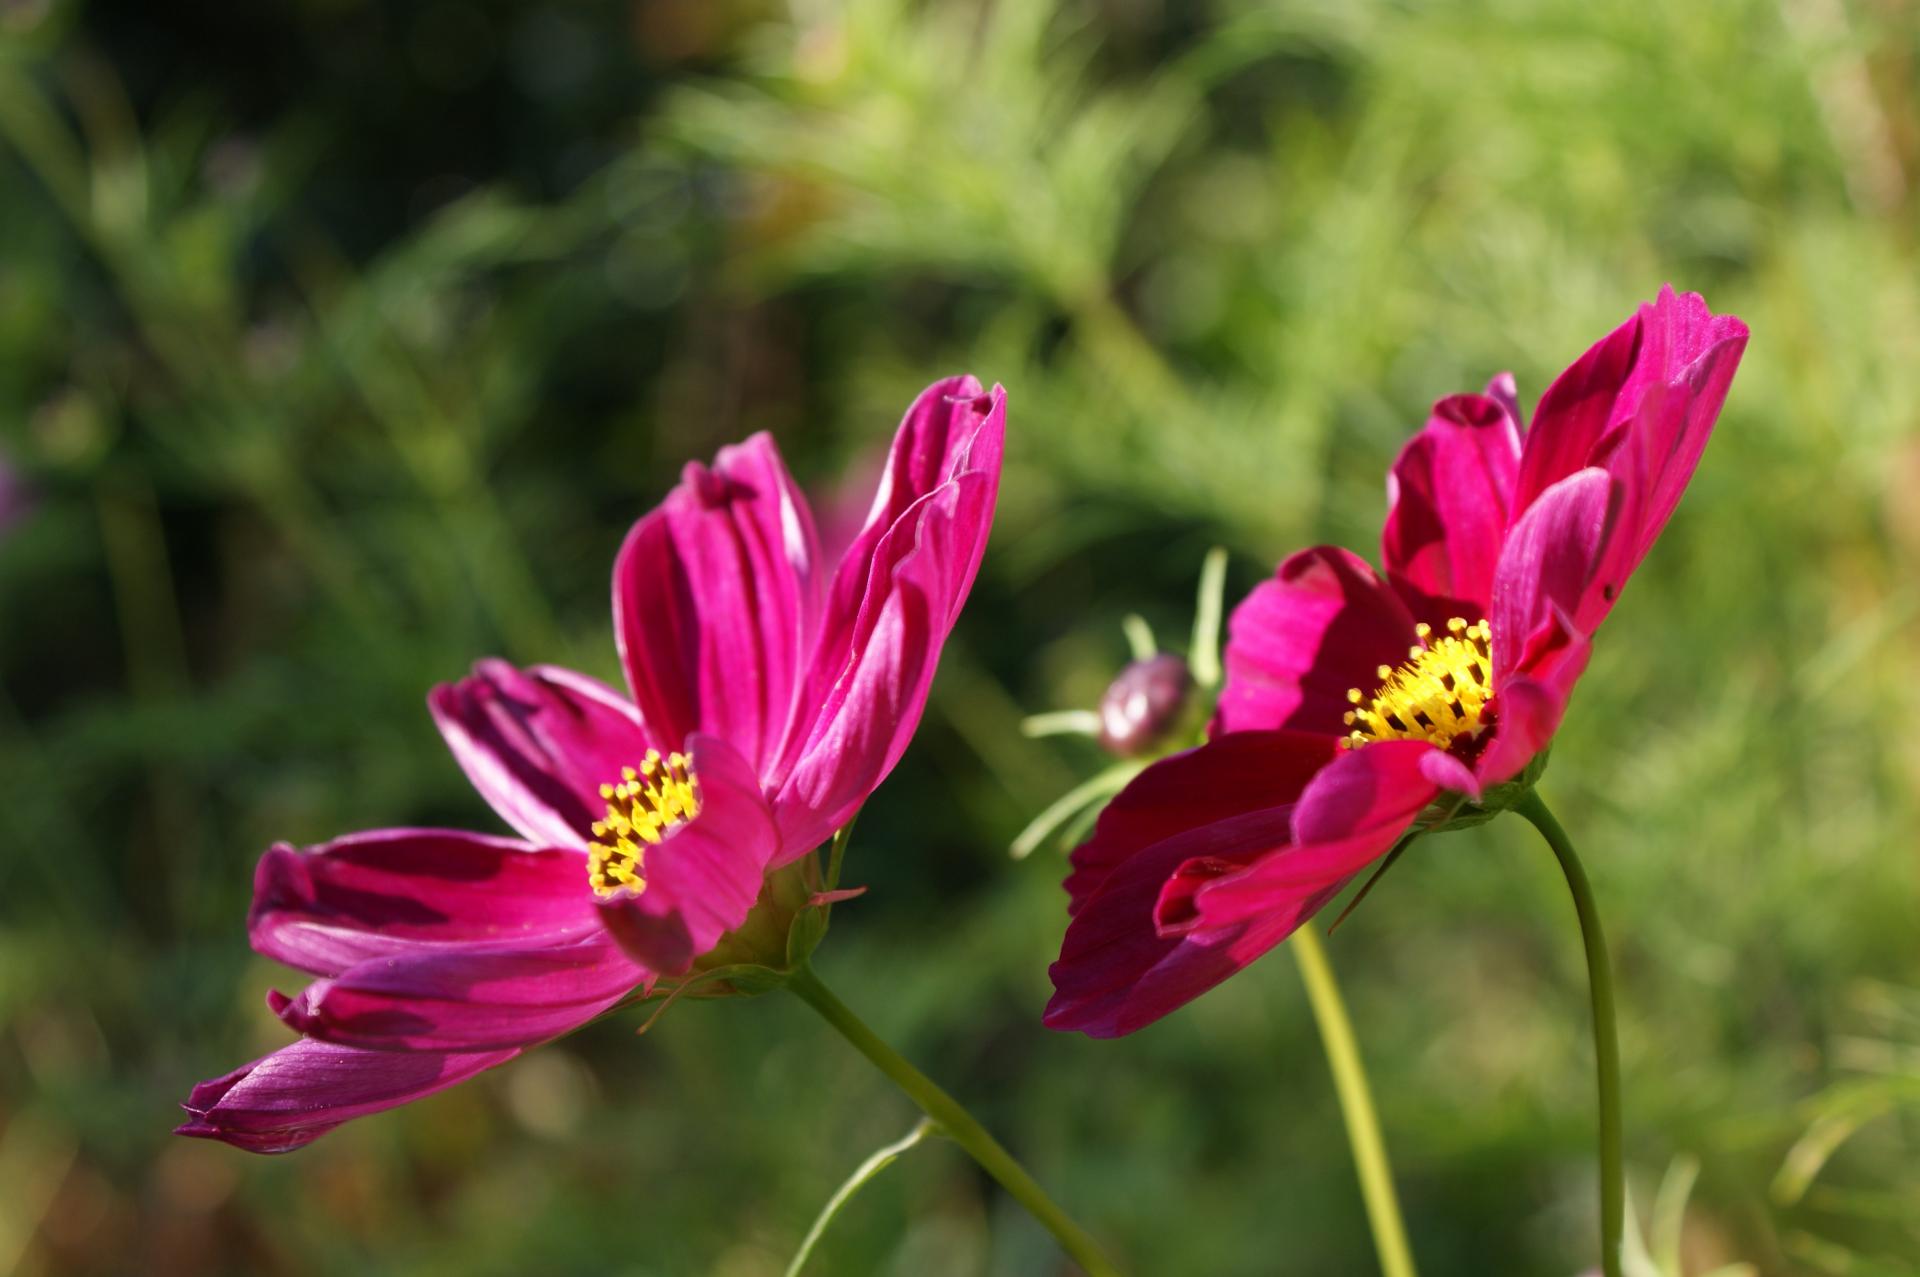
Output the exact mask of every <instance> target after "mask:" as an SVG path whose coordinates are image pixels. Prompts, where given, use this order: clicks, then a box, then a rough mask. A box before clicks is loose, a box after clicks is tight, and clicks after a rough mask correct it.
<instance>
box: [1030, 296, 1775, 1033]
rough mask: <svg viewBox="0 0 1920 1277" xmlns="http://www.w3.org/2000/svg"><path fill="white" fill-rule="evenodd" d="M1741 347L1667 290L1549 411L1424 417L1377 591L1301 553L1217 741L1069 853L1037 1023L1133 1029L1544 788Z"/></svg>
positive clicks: (1237, 655)
mask: <svg viewBox="0 0 1920 1277" xmlns="http://www.w3.org/2000/svg"><path fill="white" fill-rule="evenodd" d="M1746 344H1747V327H1746V325H1745V324H1743V323H1741V322H1740V321H1739V320H1738V319H1735V318H1733V317H1732V316H1716V315H1714V314H1712V313H1711V312H1710V311H1709V310H1708V309H1707V306H1706V303H1705V302H1703V301H1702V300H1701V299H1700V298H1699V297H1697V296H1695V295H1692V294H1687V295H1684V296H1676V295H1675V294H1674V293H1673V291H1672V289H1670V288H1669V289H1663V290H1662V291H1661V293H1660V296H1659V298H1658V299H1657V300H1655V301H1654V302H1652V303H1651V304H1649V305H1644V306H1642V307H1641V308H1640V310H1639V312H1638V313H1637V314H1635V315H1634V316H1633V317H1632V318H1631V319H1629V320H1627V322H1626V323H1624V324H1622V325H1621V326H1620V327H1619V328H1617V329H1615V330H1614V332H1613V333H1612V334H1611V335H1609V336H1608V337H1606V338H1605V339H1604V340H1602V341H1601V342H1599V343H1598V344H1597V345H1595V346H1594V347H1593V348H1592V349H1590V350H1589V351H1587V353H1586V354H1584V355H1582V356H1581V357H1580V359H1579V360H1578V361H1576V362H1575V363H1574V365H1573V366H1572V367H1571V368H1569V369H1567V370H1566V371H1565V372H1564V373H1562V374H1561V375H1560V377H1559V378H1558V379H1557V380H1556V381H1555V382H1554V383H1553V385H1552V386H1551V387H1549V388H1548V390H1547V393H1546V395H1545V396H1544V397H1543V398H1542V399H1541V401H1540V404H1539V406H1538V408H1536V409H1535V411H1534V414H1533V424H1532V426H1531V428H1530V429H1528V430H1527V431H1526V432H1525V434H1524V437H1523V435H1522V432H1521V426H1520V413H1519V407H1518V403H1517V401H1516V398H1515V392H1514V383H1513V378H1512V377H1511V376H1509V375H1502V376H1500V377H1497V378H1495V379H1494V381H1493V383H1492V384H1491V385H1489V386H1488V387H1487V390H1486V392H1485V393H1484V394H1477V395H1471V394H1469V395H1455V396H1452V397H1451V398H1448V399H1442V400H1441V401H1440V402H1439V403H1437V404H1435V405H1434V408H1433V413H1432V416H1431V417H1430V419H1429V420H1428V422H1427V424H1426V427H1425V428H1424V429H1423V430H1421V431H1420V432H1419V433H1418V434H1416V435H1415V436H1414V437H1413V438H1412V439H1411V440H1410V441H1409V442H1408V443H1407V445H1406V446H1405V447H1404V448H1403V449H1401V452H1400V456H1399V457H1398V458H1397V459H1396V460H1395V462H1394V464H1393V469H1392V470H1391V472H1390V473H1389V474H1388V477H1387V521H1386V527H1385V529H1384V531H1383V533H1382V536H1381V557H1382V559H1383V560H1384V562H1385V565H1386V574H1385V576H1384V577H1382V576H1381V575H1379V574H1377V573H1375V571H1374V570H1373V569H1372V568H1371V567H1370V566H1369V565H1368V564H1367V562H1366V561H1365V560H1364V559H1362V558H1360V557H1359V556H1358V555H1355V554H1352V553H1349V552H1348V551H1346V550H1342V549H1337V548H1334V547H1331V546H1320V547H1317V548H1314V549H1310V550H1303V551H1301V552H1300V553H1298V554H1296V555H1294V556H1293V557H1292V558H1290V559H1287V560H1286V561H1285V562H1284V563H1282V564H1281V565H1280V567H1279V570H1278V572H1277V573H1276V574H1275V576H1274V579H1273V580H1271V581H1268V582H1266V583H1265V584H1264V585H1261V586H1260V587H1259V588H1258V589H1256V590H1255V591H1254V592H1253V593H1252V594H1251V595H1249V596H1248V598H1247V599H1246V600H1245V601H1244V602H1243V603H1242V604H1241V605H1240V606H1239V608H1238V609H1236V611H1235V612H1234V614H1233V618H1232V620H1231V622H1230V625H1229V631H1228V632H1229V639H1228V643H1227V651H1226V686H1225V688H1224V690H1223V692H1222V693H1221V698H1220V704H1219V708H1218V711H1217V713H1216V716H1215V719H1214V722H1213V724H1212V726H1211V734H1212V736H1213V739H1212V740H1211V741H1209V743H1207V744H1206V745H1203V746H1201V747H1200V748H1198V749H1195V750H1191V751H1188V752H1187V753H1184V754H1178V755H1175V756H1173V757H1171V758H1168V759H1165V760H1164V761H1162V762H1160V763H1158V764H1156V765H1154V766H1153V767H1150V768H1148V769H1147V770H1146V771H1145V772H1143V773H1141V775H1140V776H1139V777H1137V778H1136V779H1135V780H1134V781H1133V783H1132V784H1131V785H1129V786H1128V787H1127V789H1126V790H1124V791H1123V792H1122V793H1121V794H1120V795H1119V796H1118V797H1117V798H1116V799H1115V800H1114V801H1113V803H1112V804H1111V805H1110V806H1109V807H1108V808H1107V810H1106V811H1105V812H1104V813H1102V815H1101V818H1100V820H1099V823H1098V824H1097V825H1096V826H1095V829H1094V834H1093V837H1092V838H1091V839H1090V840H1089V841H1088V842H1087V843H1086V844H1084V845H1083V846H1081V847H1080V848H1079V849H1078V850H1077V851H1076V852H1075V853H1074V856H1073V872H1072V874H1071V875H1070V876H1069V877H1068V879H1067V883H1066V886H1067V891H1068V895H1069V898H1070V903H1069V906H1068V908H1069V912H1070V914H1071V918H1072V921H1071V923H1070V925H1069V926H1068V929H1067V934H1066V939H1065V941H1064V943H1063V945H1062V947H1061V951H1060V959H1059V961H1058V962H1056V963H1055V964H1054V965H1053V967H1052V976H1053V982H1054V989H1055V993H1054V997H1053V1000H1052V1001H1051V1002H1050V1003H1049V1005H1048V1007H1047V1012H1046V1022H1047V1024H1049V1025H1050V1026H1052V1027H1054V1028H1057V1029H1078V1030H1081V1031H1083V1032H1086V1033H1089V1034H1092V1035H1094V1036H1096V1037H1113V1036H1118V1035H1120V1034H1124V1033H1130V1032H1132V1031H1133V1030H1135V1029H1138V1028H1140V1027H1141V1026H1143V1025H1145V1024H1149V1023H1151V1022H1152V1021H1154V1020H1157V1019H1159V1018H1160V1017H1161V1016H1163V1015H1166V1014H1167V1013H1168V1012H1170V1011H1172V1010H1174V1009H1175V1008H1177V1007H1179V1006H1182V1005H1184V1004H1185V1003H1187V1002H1189V1001H1191V1000H1192V999H1193V998H1195V997H1198V996H1199V995H1200V994H1202V993H1204V992H1206V991H1207V990H1208V989H1210V988H1212V987H1213V986H1214V985H1216V984H1218V983H1219V982H1220V981H1222V980H1224V979H1226V978H1227V977H1228V976H1230V975H1232V974H1233V973H1234V972H1236V971H1238V970H1239V969H1240V968H1242V967H1244V966H1246V965H1247V964H1248V963H1250V962H1252V961H1253V960H1254V959H1255V958H1258V957H1259V956H1260V955H1262V954H1264V953H1265V952H1267V951H1268V950H1269V949H1271V948H1273V947H1274V946H1275V945H1277V944H1279V943H1280V942H1281V941H1282V940H1284V939H1286V937H1287V936H1288V935H1289V934H1291V933H1292V932H1293V930H1294V929H1295V928H1296V927H1298V926H1299V925H1300V924H1301V923H1302V922H1304V921H1305V920H1306V919H1308V918H1310V917H1312V916H1313V914H1314V913H1315V912H1316V911H1318V910H1319V909H1320V908H1321V907H1322V906H1324V905H1325V904H1326V903H1327V902H1328V901H1330V900H1332V899H1333V898H1334V897H1335V896H1336V895H1337V894H1339V892H1340V890H1341V889H1342V888H1343V887H1345V886H1346V885H1347V884H1348V882H1350V881H1351V880H1352V879H1353V877H1354V876H1355V875H1356V874H1358V873H1359V872H1360V871H1362V870H1364V869H1366V868H1368V867H1369V866H1370V865H1372V864H1374V863H1375V862H1376V861H1378V860H1379V859H1380V858H1381V857H1383V856H1385V855H1386V854H1387V853H1388V852H1389V851H1390V850H1391V849H1392V848H1393V847H1394V846H1395V845H1396V844H1397V843H1398V842H1399V841H1400V839H1401V838H1402V836H1403V835H1405V834H1406V833H1407V832H1408V831H1409V829H1411V828H1413V827H1415V826H1416V825H1420V826H1422V827H1432V826H1434V825H1437V824H1441V823H1445V822H1446V821H1448V820H1450V819H1452V820H1460V819H1469V820H1470V819H1475V818H1484V816H1485V815H1487V814H1489V813H1492V812H1496V811H1499V810H1501V809H1502V808H1503V807H1505V806H1506V805H1508V804H1509V803H1511V802H1512V801H1513V800H1514V799H1516V798H1517V797H1518V796H1519V795H1520V794H1521V793H1523V792H1524V791H1525V789H1526V788H1527V787H1528V786H1530V785H1531V783H1532V781H1533V779H1534V777H1535V776H1537V774H1538V768H1539V766H1541V765H1542V764H1544V761H1545V751H1546V749H1547V746H1548V744H1549V743H1550V742H1551V740H1552V739H1553V734H1554V731H1555V730H1556V729H1557V728H1558V727H1559V725H1560V718H1561V714H1562V712H1563V711H1564V710H1565V708H1566V703H1567V698H1568V696H1569V694H1570V693H1571V692H1572V690H1573V685H1574V683H1575V681H1576V680H1577V679H1578V678H1579V677H1580V674H1581V672H1582V671H1583V670H1584V669H1585V668H1586V664H1587V654H1588V643H1589V636H1590V635H1591V634H1592V633H1593V632H1594V628H1595V627H1596V626H1597V625H1599V623H1600V622H1601V620H1602V619H1603V618H1604V617H1605V616H1606V614H1607V612H1608V611H1609V610H1610V609H1611V608H1612V607H1613V604H1614V601H1615V600H1616V599H1617V598H1618V597H1619V594H1620V589H1621V587H1622V586H1623V585H1624V584H1625V583H1626V580H1627V577H1628V576H1629V575H1631V574H1632V572H1633V570H1634V568H1635V567H1637V566H1638V565H1639V563H1640V560H1641V559H1642V558H1644V557H1645V556H1646V553H1647V550H1648V549H1649V548H1650V547H1651V546H1652V544H1653V541H1654V539H1655V538H1656V537H1657V536H1658V535H1659V533H1660V529H1661V528H1662V527H1663V526H1664V525H1665V523H1666V521H1667V517H1668V515H1670V514H1672V512H1673V508H1674V506H1675V504H1676V503H1677V502H1678V501H1679V500H1680V494H1681V492H1682V490H1684V488H1685V487H1686V484H1687V480H1688V478H1689V477H1690V476H1691V475H1692V473H1693V470H1694V466H1695V465H1696V464H1697V463H1698V462H1699V459H1700V454H1701V450H1702V449H1703V448H1704V447H1705V446H1706V442H1707V436H1708V435H1709V433H1711V431H1712V429H1713V423H1714V419H1715V418H1716V417H1717V416H1718V415H1719V412H1720V406H1721V404H1722V402H1724V400H1725V399H1726V394H1727V387H1728V384H1729V383H1730V382H1731V380H1732V378H1733V374H1734V369H1735V368H1736V367H1737V366H1738V364H1739V362H1740V355H1741V352H1742V351H1743V350H1745V348H1746Z"/></svg>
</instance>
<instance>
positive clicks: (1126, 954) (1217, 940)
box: [1044, 805, 1289, 1038]
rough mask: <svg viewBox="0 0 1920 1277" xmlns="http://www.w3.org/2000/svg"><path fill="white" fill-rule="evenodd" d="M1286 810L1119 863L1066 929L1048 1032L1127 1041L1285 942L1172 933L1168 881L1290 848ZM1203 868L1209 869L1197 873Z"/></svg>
mask: <svg viewBox="0 0 1920 1277" xmlns="http://www.w3.org/2000/svg"><path fill="white" fill-rule="evenodd" d="M1288 825H1289V810H1288V808H1287V807H1286V806H1284V805H1283V806H1278V807H1273V808H1268V809H1266V810H1263V811H1253V812H1246V813H1242V814H1240V815H1236V816H1229V817H1226V818H1224V819H1221V820H1217V821H1213V822H1211V823H1207V824H1202V825H1199V826H1197V827H1193V828H1189V829H1186V830H1183V831H1182V832H1180V833H1178V834H1175V835H1173V836H1172V837H1169V838H1166V839H1163V840H1162V841H1160V842H1157V843H1155V844H1153V845H1151V846H1149V847H1146V848H1144V849H1142V850H1141V851H1139V852H1138V853H1136V854H1135V855H1134V856H1132V857H1130V858H1129V859H1128V860H1127V861H1125V862H1124V863H1123V864H1121V865H1119V866H1118V867H1116V868H1115V869H1114V871H1113V872H1112V873H1111V874H1109V875H1108V876H1107V878H1106V879H1105V880H1104V881H1103V882H1102V883H1101V884H1100V886H1099V889H1098V890H1096V891H1095V892H1093V893H1092V895H1091V896H1090V897H1089V898H1088V899H1087V900H1086V901H1085V902H1084V903H1083V904H1082V906H1081V908H1080V909H1079V910H1078V912H1076V913H1075V914H1074V915H1073V920H1072V921H1071V922H1070V923H1069V924H1068V926H1067V934H1066V937H1065V938H1064V939H1063V940H1062V942H1061V945H1060V957H1059V959H1058V960H1057V961H1056V962H1054V964H1053V965H1052V966H1051V967H1049V968H1048V969H1047V974H1048V975H1049V976H1050V977H1051V978H1052V980H1053V988H1054V993H1053V997H1052V999H1051V1000H1050V1001H1049V1002H1048V1003H1047V1010H1046V1014H1045V1017H1044V1022H1045V1023H1046V1025H1047V1027H1048V1028H1051V1029H1060V1030H1070V1031H1077V1032H1081V1033H1086V1034H1088V1035H1090V1036H1092V1037H1097V1038H1109V1037H1119V1036H1121V1035H1122V1034H1127V1033H1132V1032H1134V1031H1135V1030H1136V1029H1140V1028H1143V1027H1145V1026H1146V1025H1148V1024H1151V1023H1153V1022H1154V1021H1155V1020H1158V1019H1159V1018H1160V1017H1162V1016H1164V1015H1166V1014H1168V1013H1169V1012H1171V1011H1174V1010H1176V1009H1178V1008H1179V1007H1182V1006H1184V1005H1186V1004H1187V1003H1188V1002H1191V1001H1192V1000H1193V999H1195V998H1197V997H1199V996H1200V995H1201V994H1202V993H1205V992H1206V991H1207V990H1208V989H1211V988H1213V987H1214V986H1215V985H1217V984H1219V983H1220V982H1221V981H1222V980H1225V979H1226V978H1227V977H1228V976H1231V975H1232V974H1234V972H1236V971H1239V970H1240V969H1241V968H1242V967H1244V966H1246V965H1247V964H1248V963H1250V962H1252V961H1253V960H1254V959H1255V958H1257V957H1259V956H1260V955H1261V954H1262V953H1265V952H1266V951H1267V950H1268V949H1269V948H1271V947H1272V945H1273V943H1277V938H1275V939H1274V940H1272V941H1269V940H1268V938H1267V936H1266V934H1265V929H1264V928H1262V927H1260V926H1259V925H1257V924H1256V925H1253V926H1249V927H1237V928H1226V929H1214V930H1211V931H1208V932H1205V933H1199V932H1195V931H1193V930H1190V929H1189V930H1174V929H1171V928H1169V929H1163V928H1162V927H1161V926H1160V925H1158V924H1159V916H1158V915H1159V914H1160V912H1161V910H1162V908H1163V907H1165V908H1169V909H1175V908H1177V906H1163V904H1162V894H1163V892H1164V891H1165V890H1166V888H1167V885H1168V883H1169V880H1178V881H1186V882H1191V881H1194V880H1198V879H1204V878H1206V877H1209V876H1211V875H1214V874H1217V873H1218V872H1223V871H1225V870H1227V869H1229V868H1233V867H1239V866H1244V865H1245V864H1247V863H1249V862H1250V861H1252V860H1253V859H1255V858H1256V857H1257V856H1258V855H1259V854H1260V853H1262V852H1264V851H1267V850H1269V849H1271V848H1273V847H1275V846H1278V845H1281V844H1284V843H1285V842H1286V839H1287V835H1288ZM1197 863H1198V864H1204V865H1205V867H1206V868H1205V870H1204V871H1201V870H1197V869H1195V868H1193V866H1194V865H1195V864H1197Z"/></svg>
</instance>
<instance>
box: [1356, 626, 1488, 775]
mask: <svg viewBox="0 0 1920 1277" xmlns="http://www.w3.org/2000/svg"><path fill="white" fill-rule="evenodd" d="M1413 632H1414V636H1415V637H1416V638H1418V639H1419V640H1420V641H1419V643H1418V644H1416V645H1414V646H1413V647H1410V648H1408V649H1407V659H1406V661H1405V662H1404V663H1402V664H1401V665H1400V666H1399V667H1398V668H1394V667H1391V666H1386V665H1382V666H1381V667H1380V668H1379V671H1378V674H1379V678H1380V687H1379V689H1378V690H1377V691H1375V692H1374V693H1373V695H1372V696H1371V697H1369V696H1367V695H1366V694H1365V693H1364V692H1362V691H1361V690H1360V689H1359V688H1357V687H1354V688H1349V689H1348V690H1347V702H1348V703H1349V704H1350V705H1353V706H1354V707H1355V708H1353V709H1350V710H1348V711H1347V712H1346V713H1345V714H1344V715H1343V716H1342V717H1343V720H1344V721H1345V723H1346V725H1347V726H1348V727H1350V728H1352V729H1353V730H1352V731H1350V732H1348V733H1347V735H1346V737H1345V738H1344V739H1343V740H1342V741H1341V742H1340V743H1341V745H1342V746H1344V747H1345V748H1347V749H1358V748H1359V747H1360V746H1362V745H1366V744H1370V743H1371V742H1373V741H1377V740H1424V741H1429V742H1431V743H1432V744H1434V745H1436V746H1438V747H1439V748H1441V749H1446V748H1448V747H1449V746H1451V745H1452V744H1453V743H1454V742H1455V741H1456V740H1459V739H1460V738H1462V737H1472V736H1474V735H1477V734H1478V733H1479V731H1480V728H1481V722H1480V713H1481V711H1482V710H1483V709H1484V708H1486V704H1487V702H1488V701H1489V700H1491V699H1493V686H1492V684H1493V653H1492V641H1493V630H1492V627H1491V626H1489V625H1488V624H1487V622H1485V621H1475V622H1473V623H1472V624H1468V623H1467V621H1466V620H1464V619H1463V618H1461V617H1457V616H1456V617H1454V618H1453V619H1452V620H1450V621H1448V622H1447V632H1446V633H1445V634H1444V635H1441V636H1440V637H1438V638H1435V637H1434V633H1433V627H1432V626H1430V625H1428V624H1426V623H1425V622H1421V623H1420V624H1419V625H1416V626H1414V629H1413Z"/></svg>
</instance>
